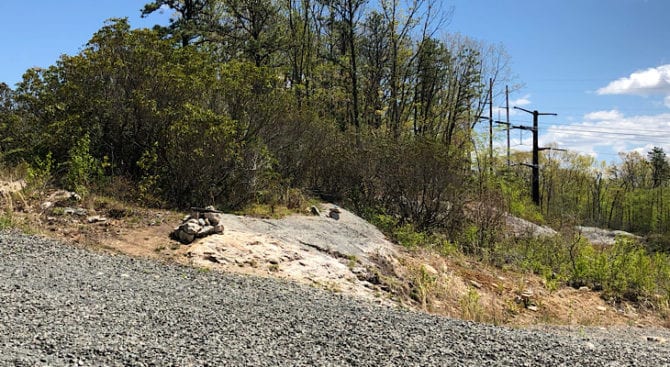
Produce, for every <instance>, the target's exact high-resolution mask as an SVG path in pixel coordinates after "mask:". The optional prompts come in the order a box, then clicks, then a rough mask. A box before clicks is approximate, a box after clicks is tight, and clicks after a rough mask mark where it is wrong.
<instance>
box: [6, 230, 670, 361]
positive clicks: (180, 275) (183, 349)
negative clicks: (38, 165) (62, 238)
mask: <svg viewBox="0 0 670 367" xmlns="http://www.w3.org/2000/svg"><path fill="white" fill-rule="evenodd" d="M617 335H619V334H617ZM669 352H670V348H669V346H668V345H667V344H666V343H664V342H663V341H662V340H641V339H640V338H637V337H632V338H626V337H621V336H620V335H619V336H617V337H616V338H607V337H606V335H605V336H598V337H591V336H589V334H588V333H586V334H580V335H574V334H562V333H554V332H551V331H543V330H518V329H510V328H501V327H495V326H490V325H483V324H477V323H471V322H463V321H457V320H452V319H448V318H444V317H437V316H431V315H427V314H422V313H417V312H410V311H404V310H401V309H394V308H390V307H386V306H379V305H375V304H373V303H371V302H366V301H362V300H356V299H353V298H350V297H346V296H343V295H340V294H334V293H330V292H326V291H323V290H319V289H314V288H310V287H306V286H301V285H298V284H295V283H291V282H288V281H281V280H276V279H270V278H258V277H251V276H240V275H233V274H222V273H219V272H215V271H203V270H198V269H196V268H192V267H185V266H177V265H169V264H163V263H160V262H155V261H148V260H138V259H134V258H131V257H127V256H122V255H116V256H111V255H106V254H101V253H96V252H91V251H87V250H83V249H80V248H76V247H73V246H67V245H63V244H60V243H58V242H55V241H52V240H46V239H43V238H38V237H32V236H26V235H22V234H17V233H1V234H0V365H10V366H77V365H79V366H100V365H105V366H224V365H225V366H315V365H317V366H578V365H581V366H666V365H670V353H669Z"/></svg>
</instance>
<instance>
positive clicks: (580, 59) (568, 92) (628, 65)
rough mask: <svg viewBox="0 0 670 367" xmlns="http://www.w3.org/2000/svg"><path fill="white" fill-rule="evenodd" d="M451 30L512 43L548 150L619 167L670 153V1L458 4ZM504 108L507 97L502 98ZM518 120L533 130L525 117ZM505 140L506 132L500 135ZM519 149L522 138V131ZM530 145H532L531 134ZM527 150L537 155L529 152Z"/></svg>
mask: <svg viewBox="0 0 670 367" xmlns="http://www.w3.org/2000/svg"><path fill="white" fill-rule="evenodd" d="M452 4H453V6H454V14H453V16H452V20H451V23H450V24H449V25H448V26H447V29H448V31H449V32H460V33H463V34H466V35H468V36H470V37H473V38H476V39H479V40H482V41H485V42H488V43H502V44H503V45H504V47H505V49H506V50H507V52H508V54H509V55H510V56H511V62H512V70H513V72H514V73H515V74H516V75H517V76H518V79H519V81H521V82H522V83H524V87H523V88H522V89H521V90H519V91H516V92H515V93H514V94H513V95H512V96H511V97H510V99H511V100H513V101H515V102H517V103H516V105H519V106H521V107H524V108H526V109H529V110H534V109H536V110H538V111H540V112H555V113H558V116H557V117H551V116H545V117H541V118H540V143H541V144H543V145H547V144H550V143H556V144H557V145H558V146H559V147H561V148H568V149H571V150H576V151H579V152H581V153H584V154H591V155H597V159H598V160H604V161H608V162H610V161H615V160H616V159H617V156H616V153H617V152H618V151H630V150H639V151H640V152H642V153H645V152H646V151H648V150H650V149H651V147H653V146H654V145H656V146H661V147H664V149H665V151H666V152H669V153H670V18H669V15H670V1H667V0H646V1H645V0H560V1H558V0H553V1H550V0H534V1H532V0H528V1H526V0H495V1H493V0H455V1H452ZM496 102H497V104H498V105H504V100H502V99H501V100H499V101H496ZM511 119H512V121H513V122H518V123H522V124H530V122H531V121H532V116H531V115H528V114H526V113H523V112H520V113H517V114H515V115H514V116H512V117H511ZM500 135H504V134H500ZM512 136H516V141H513V142H512V144H513V145H516V144H519V143H520V141H518V140H519V139H518V138H519V131H518V130H517V131H515V132H513V133H512ZM523 143H524V144H525V145H528V144H530V143H531V140H530V133H526V134H524V139H523ZM517 149H528V147H524V146H520V147H518V148H517Z"/></svg>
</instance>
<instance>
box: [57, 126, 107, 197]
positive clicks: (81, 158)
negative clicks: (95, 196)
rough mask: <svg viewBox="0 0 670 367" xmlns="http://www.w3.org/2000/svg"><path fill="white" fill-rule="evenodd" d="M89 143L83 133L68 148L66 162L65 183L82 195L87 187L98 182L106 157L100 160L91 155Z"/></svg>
mask: <svg viewBox="0 0 670 367" xmlns="http://www.w3.org/2000/svg"><path fill="white" fill-rule="evenodd" d="M90 145H91V139H90V137H89V135H88V134H85V135H84V136H82V137H81V139H79V141H77V143H76V144H75V145H74V146H73V147H72V148H71V149H70V152H69V157H70V159H69V160H68V162H67V174H66V176H65V185H66V187H67V188H68V189H70V190H74V191H75V192H77V193H79V194H80V195H82V196H83V195H86V194H88V189H89V187H91V186H92V185H94V184H96V183H98V182H100V180H101V179H102V177H103V174H104V170H103V168H104V167H105V166H106V165H107V163H106V159H105V162H100V161H99V160H98V159H96V158H95V157H93V155H91V151H90Z"/></svg>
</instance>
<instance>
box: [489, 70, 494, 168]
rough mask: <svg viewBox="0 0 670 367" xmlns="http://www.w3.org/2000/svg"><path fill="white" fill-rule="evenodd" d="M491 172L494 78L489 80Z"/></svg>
mask: <svg viewBox="0 0 670 367" xmlns="http://www.w3.org/2000/svg"><path fill="white" fill-rule="evenodd" d="M489 171H490V172H491V173H493V78H489Z"/></svg>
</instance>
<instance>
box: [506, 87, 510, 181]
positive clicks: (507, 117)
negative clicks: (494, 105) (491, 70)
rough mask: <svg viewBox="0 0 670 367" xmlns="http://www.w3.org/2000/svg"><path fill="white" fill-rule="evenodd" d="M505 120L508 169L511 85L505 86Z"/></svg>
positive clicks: (508, 163)
mask: <svg viewBox="0 0 670 367" xmlns="http://www.w3.org/2000/svg"><path fill="white" fill-rule="evenodd" d="M505 117H506V118H505V121H507V123H506V125H507V169H509V168H510V165H511V163H510V143H509V131H510V127H511V126H510V123H509V86H507V85H506V86H505Z"/></svg>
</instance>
